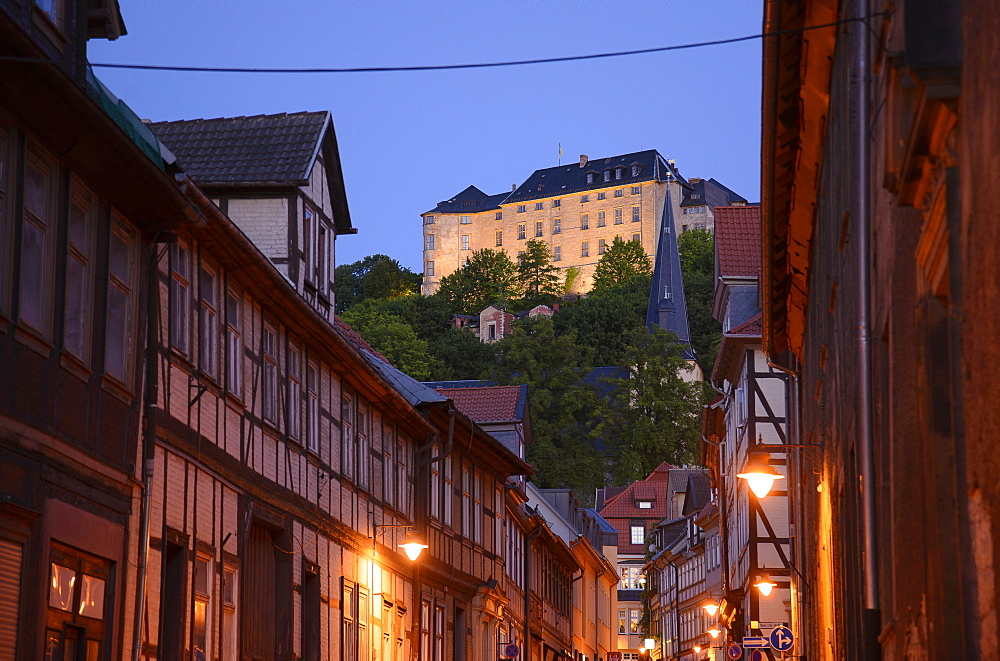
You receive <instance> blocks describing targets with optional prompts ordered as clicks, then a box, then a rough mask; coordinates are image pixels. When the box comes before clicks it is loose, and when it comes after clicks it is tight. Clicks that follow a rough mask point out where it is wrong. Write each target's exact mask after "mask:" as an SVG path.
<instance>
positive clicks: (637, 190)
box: [632, 175, 639, 195]
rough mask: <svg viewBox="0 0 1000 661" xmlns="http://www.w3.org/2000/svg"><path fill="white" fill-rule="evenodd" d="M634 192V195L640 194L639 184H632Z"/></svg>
mask: <svg viewBox="0 0 1000 661" xmlns="http://www.w3.org/2000/svg"><path fill="white" fill-rule="evenodd" d="M632 176H633V177H634V176H635V175H632ZM632 194H633V195H638V194H639V187H638V186H632Z"/></svg>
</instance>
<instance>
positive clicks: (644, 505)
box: [635, 500, 653, 510]
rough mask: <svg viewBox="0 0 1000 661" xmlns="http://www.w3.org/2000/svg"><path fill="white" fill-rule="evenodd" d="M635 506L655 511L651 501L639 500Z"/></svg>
mask: <svg viewBox="0 0 1000 661" xmlns="http://www.w3.org/2000/svg"><path fill="white" fill-rule="evenodd" d="M635 506H636V507H638V508H639V509H641V510H651V509H653V501H651V500H637V501H635Z"/></svg>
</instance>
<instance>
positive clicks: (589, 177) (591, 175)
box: [587, 172, 594, 184]
mask: <svg viewBox="0 0 1000 661" xmlns="http://www.w3.org/2000/svg"><path fill="white" fill-rule="evenodd" d="M587 183H588V184H592V183H594V173H593V172H588V173H587Z"/></svg>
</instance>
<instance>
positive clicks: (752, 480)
mask: <svg viewBox="0 0 1000 661" xmlns="http://www.w3.org/2000/svg"><path fill="white" fill-rule="evenodd" d="M736 477H740V478H743V479H744V480H746V481H747V483H748V484H749V485H750V490H751V491H753V492H754V494H756V496H757V497H758V498H763V497H764V496H766V495H767V494H769V493H770V492H771V486H772V485H773V484H774V481H775V480H783V479H785V476H784V475H781V474H780V473H778V472H777V471H776V470H774V467H773V466H771V465H770V464H769V463H767V460H766V459H763V458H760V457H751V458H750V460H749V461H747V467H746V468H745V469H744V471H743V472H742V473H738V474H737V475H736Z"/></svg>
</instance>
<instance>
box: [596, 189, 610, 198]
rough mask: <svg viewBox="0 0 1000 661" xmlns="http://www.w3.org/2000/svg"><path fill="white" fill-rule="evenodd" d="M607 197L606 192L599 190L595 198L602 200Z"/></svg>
mask: <svg viewBox="0 0 1000 661" xmlns="http://www.w3.org/2000/svg"><path fill="white" fill-rule="evenodd" d="M607 197H608V194H607V193H606V192H604V191H601V192H600V193H598V194H597V199H598V200H604V199H607Z"/></svg>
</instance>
